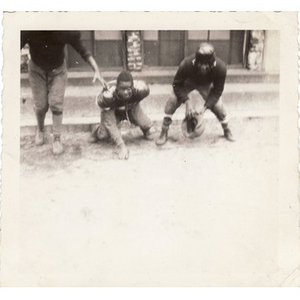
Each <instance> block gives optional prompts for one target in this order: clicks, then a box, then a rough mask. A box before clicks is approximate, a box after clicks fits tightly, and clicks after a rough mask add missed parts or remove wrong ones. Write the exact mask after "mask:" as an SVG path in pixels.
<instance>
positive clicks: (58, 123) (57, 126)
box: [52, 112, 63, 137]
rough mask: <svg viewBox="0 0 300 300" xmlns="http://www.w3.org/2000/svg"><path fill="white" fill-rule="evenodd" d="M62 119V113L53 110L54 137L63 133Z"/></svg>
mask: <svg viewBox="0 0 300 300" xmlns="http://www.w3.org/2000/svg"><path fill="white" fill-rule="evenodd" d="M62 119H63V114H62V113H57V112H52V121H53V136H54V137H57V136H58V137H59V136H60V134H61V130H62Z"/></svg>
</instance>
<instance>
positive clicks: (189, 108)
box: [185, 99, 196, 119]
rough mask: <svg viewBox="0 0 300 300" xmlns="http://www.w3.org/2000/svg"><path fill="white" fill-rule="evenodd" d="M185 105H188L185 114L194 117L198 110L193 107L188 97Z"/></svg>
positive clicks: (189, 117)
mask: <svg viewBox="0 0 300 300" xmlns="http://www.w3.org/2000/svg"><path fill="white" fill-rule="evenodd" d="M185 105H186V110H185V116H186V117H187V118H188V119H191V118H193V117H194V115H195V113H196V111H195V110H194V108H193V105H192V103H191V100H190V99H188V100H186V102H185Z"/></svg>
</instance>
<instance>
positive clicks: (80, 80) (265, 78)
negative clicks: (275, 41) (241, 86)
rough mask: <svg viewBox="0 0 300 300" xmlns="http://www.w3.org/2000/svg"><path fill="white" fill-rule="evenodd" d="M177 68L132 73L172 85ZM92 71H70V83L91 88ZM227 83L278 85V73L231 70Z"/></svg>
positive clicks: (110, 74)
mask: <svg viewBox="0 0 300 300" xmlns="http://www.w3.org/2000/svg"><path fill="white" fill-rule="evenodd" d="M120 71H121V70H113V71H103V72H102V75H103V77H104V79H105V80H107V81H110V80H115V79H116V78H117V76H118V74H119V72H120ZM176 71H177V68H167V67H165V68H160V67H157V68H153V69H152V68H151V69H146V70H143V71H141V72H132V75H133V77H134V78H138V79H143V80H145V81H146V82H147V83H148V84H156V83H160V84H172V82H173V79H174V75H175V73H176ZM93 75H94V74H93V72H90V71H80V72H75V71H69V72H68V82H69V85H73V86H90V85H91V82H92V79H93ZM226 82H227V83H278V82H279V74H278V73H266V72H263V71H249V70H246V69H229V70H228V71H227V78H226ZM21 85H22V86H29V81H28V74H27V73H22V74H21Z"/></svg>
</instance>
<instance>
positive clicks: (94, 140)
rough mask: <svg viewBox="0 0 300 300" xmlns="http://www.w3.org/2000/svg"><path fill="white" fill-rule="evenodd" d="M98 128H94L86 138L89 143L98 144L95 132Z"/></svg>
mask: <svg viewBox="0 0 300 300" xmlns="http://www.w3.org/2000/svg"><path fill="white" fill-rule="evenodd" d="M98 128H99V126H98V125H97V126H95V127H94V128H93V130H92V132H91V134H90V136H89V138H88V142H89V143H97V142H98V140H99V139H98V137H97V131H98Z"/></svg>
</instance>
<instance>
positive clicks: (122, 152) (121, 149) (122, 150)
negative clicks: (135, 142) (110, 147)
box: [118, 144, 129, 159]
mask: <svg viewBox="0 0 300 300" xmlns="http://www.w3.org/2000/svg"><path fill="white" fill-rule="evenodd" d="M118 157H119V159H128V158H129V150H128V149H127V147H126V146H125V145H124V144H121V145H120V146H118Z"/></svg>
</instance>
